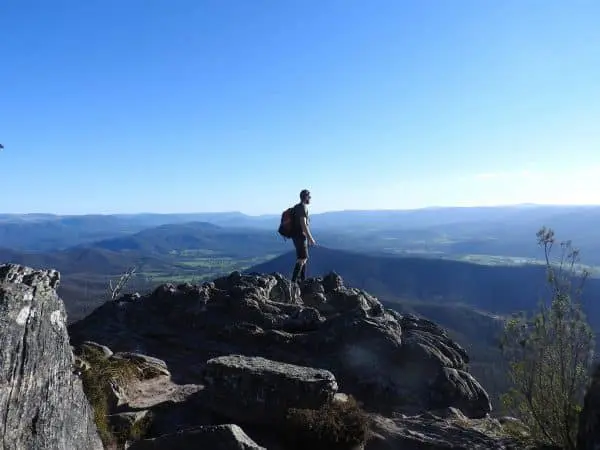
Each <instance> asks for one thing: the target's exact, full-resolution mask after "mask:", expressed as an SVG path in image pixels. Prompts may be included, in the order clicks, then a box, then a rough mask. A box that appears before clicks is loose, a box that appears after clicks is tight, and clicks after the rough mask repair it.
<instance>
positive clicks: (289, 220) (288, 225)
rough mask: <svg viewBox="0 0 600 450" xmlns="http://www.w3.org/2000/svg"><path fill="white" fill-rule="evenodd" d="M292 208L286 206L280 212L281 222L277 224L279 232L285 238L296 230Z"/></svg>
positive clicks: (292, 234) (289, 236)
mask: <svg viewBox="0 0 600 450" xmlns="http://www.w3.org/2000/svg"><path fill="white" fill-rule="evenodd" d="M295 218H296V217H295V214H294V208H293V207H292V208H288V209H286V210H285V211H284V212H283V213H281V222H280V224H279V230H277V231H278V232H279V234H280V235H281V236H283V237H284V238H285V239H289V238H292V237H294V235H295V231H296V226H295V225H296V224H295V220H294V219H295Z"/></svg>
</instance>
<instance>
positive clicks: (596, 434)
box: [577, 364, 600, 450]
mask: <svg viewBox="0 0 600 450" xmlns="http://www.w3.org/2000/svg"><path fill="white" fill-rule="evenodd" d="M598 449H600V364H598V365H597V366H596V367H595V368H594V371H593V373H592V377H591V381H590V385H589V386H588V389H587V392H586V394H585V397H584V400H583V410H582V411H581V414H580V415H579V429H578V435H577V450H598Z"/></svg>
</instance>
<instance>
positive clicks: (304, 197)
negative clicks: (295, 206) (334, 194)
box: [300, 189, 310, 205]
mask: <svg viewBox="0 0 600 450" xmlns="http://www.w3.org/2000/svg"><path fill="white" fill-rule="evenodd" d="M300 201H301V202H302V203H304V204H305V205H308V204H309V203H310V191H309V190H308V189H302V191H300Z"/></svg>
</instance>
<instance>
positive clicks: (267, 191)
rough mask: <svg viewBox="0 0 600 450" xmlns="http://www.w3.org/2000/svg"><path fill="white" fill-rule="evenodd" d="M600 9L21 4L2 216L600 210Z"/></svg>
mask: <svg viewBox="0 0 600 450" xmlns="http://www.w3.org/2000/svg"><path fill="white" fill-rule="evenodd" d="M599 17H600V2H598V1H595V0H589V1H564V0H562V1H556V0H544V1H542V0H502V1H482V0H469V1H467V0H457V1H439V0H438V1H432V0H412V1H407V0H402V1H401V0H375V1H364V0H285V1H281V0H252V1H248V0H211V1H200V0H177V1H167V0H161V1H159V0H126V1H123V0H85V1H80V0H77V1H76V0H70V1H67V0H54V1H46V0H37V1H33V0H6V1H4V2H2V4H1V5H0V33H1V34H2V37H1V44H0V143H3V144H4V146H5V149H4V150H3V151H1V152H0V192H2V195H1V196H0V212H54V213H110V212H140V211H156V212H183V211H231V210H238V211H242V212H245V213H249V214H260V213H273V212H275V213H279V212H280V211H281V210H282V209H283V208H285V207H287V206H288V205H290V204H292V203H293V202H295V201H296V200H297V195H298V192H299V191H300V189H302V188H304V187H307V188H309V189H311V191H312V192H313V206H312V211H313V212H318V211H325V210H340V209H375V208H415V207H424V206H432V205H475V204H507V203H525V202H536V203H600V26H599V25H598V23H599Z"/></svg>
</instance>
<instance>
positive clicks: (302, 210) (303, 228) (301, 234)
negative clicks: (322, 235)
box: [292, 189, 316, 282]
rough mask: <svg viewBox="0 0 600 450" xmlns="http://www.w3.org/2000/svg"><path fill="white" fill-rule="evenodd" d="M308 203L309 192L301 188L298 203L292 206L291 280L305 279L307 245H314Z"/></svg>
mask: <svg viewBox="0 0 600 450" xmlns="http://www.w3.org/2000/svg"><path fill="white" fill-rule="evenodd" d="M308 204H310V192H309V191H308V189H303V190H302V191H301V192H300V203H298V204H297V205H295V206H294V221H295V224H294V225H295V226H294V228H295V230H296V234H295V235H294V237H293V238H292V240H293V241H294V247H295V248H296V265H295V267H294V273H293V274H292V282H296V281H297V280H298V278H300V281H304V280H305V279H306V262H307V261H308V246H309V245H316V241H315V240H314V239H313V237H312V234H311V232H310V228H309V227H308V223H309V220H308Z"/></svg>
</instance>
